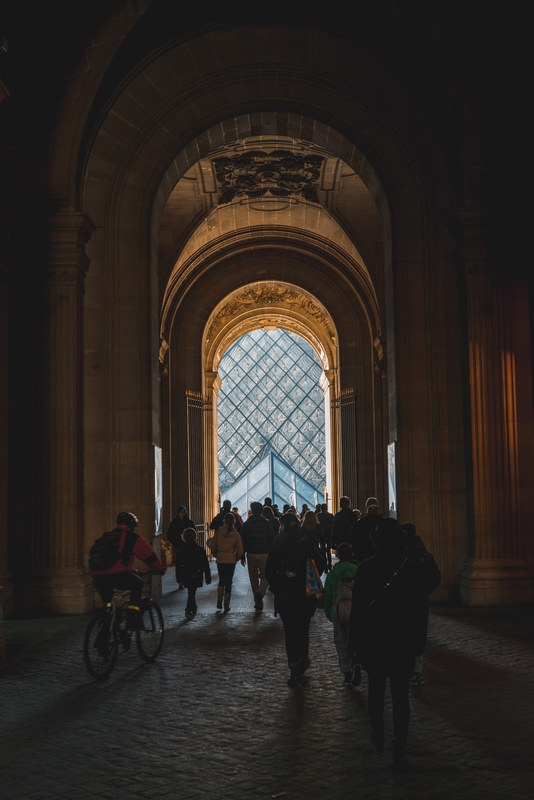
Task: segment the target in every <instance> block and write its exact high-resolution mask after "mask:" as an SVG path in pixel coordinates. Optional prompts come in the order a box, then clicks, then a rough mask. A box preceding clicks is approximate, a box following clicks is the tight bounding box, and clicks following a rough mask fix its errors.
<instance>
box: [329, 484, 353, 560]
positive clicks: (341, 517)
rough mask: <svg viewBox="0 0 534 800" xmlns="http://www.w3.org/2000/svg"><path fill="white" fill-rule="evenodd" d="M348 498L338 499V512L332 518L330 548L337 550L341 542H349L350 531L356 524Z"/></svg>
mask: <svg viewBox="0 0 534 800" xmlns="http://www.w3.org/2000/svg"><path fill="white" fill-rule="evenodd" d="M351 505H352V504H351V502H350V497H345V496H344V497H341V498H340V499H339V506H340V510H339V511H338V512H337V514H336V515H335V517H334V522H333V524H332V547H333V548H334V550H336V549H337V546H338V544H341V542H349V541H350V535H351V533H352V529H353V527H354V525H355V524H356V522H357V517H356V514H355V513H354V512H353V510H352V508H351Z"/></svg>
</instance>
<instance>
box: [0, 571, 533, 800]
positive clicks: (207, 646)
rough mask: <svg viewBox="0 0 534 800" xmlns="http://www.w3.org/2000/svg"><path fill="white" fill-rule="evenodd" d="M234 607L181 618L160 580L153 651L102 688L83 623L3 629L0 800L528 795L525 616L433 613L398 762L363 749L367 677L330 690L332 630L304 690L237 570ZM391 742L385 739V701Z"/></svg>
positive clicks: (316, 639) (320, 634)
mask: <svg viewBox="0 0 534 800" xmlns="http://www.w3.org/2000/svg"><path fill="white" fill-rule="evenodd" d="M236 575H237V579H236V589H235V592H234V598H233V602H232V610H231V611H230V612H229V613H228V614H225V615H224V614H221V613H220V612H219V613H216V612H215V600H214V595H215V592H216V589H215V584H212V586H211V587H207V588H204V589H202V590H201V592H200V593H199V594H200V596H201V602H200V607H199V613H198V615H197V616H196V618H195V619H194V620H193V621H187V620H185V619H184V616H183V613H184V606H185V597H184V594H185V593H184V592H178V591H175V584H174V582H173V577H172V575H169V576H167V577H166V579H165V599H164V601H163V603H162V606H163V608H164V613H165V621H166V639H165V644H164V649H163V651H162V653H161V655H160V657H159V659H158V660H157V662H156V663H154V664H144V663H142V662H141V660H140V658H139V656H138V655H137V653H136V652H135V651H130V652H129V653H126V654H124V655H122V656H120V658H119V661H118V663H117V667H116V669H115V671H114V672H113V674H112V675H111V677H110V679H109V681H108V682H107V683H105V684H97V683H94V682H93V681H92V680H91V679H90V678H89V676H88V675H87V674H86V672H85V669H84V666H83V662H82V638H83V631H84V628H85V626H86V624H87V618H86V617H75V618H62V619H55V620H50V619H48V620H24V621H22V620H21V621H8V622H6V623H3V625H4V632H5V636H6V640H7V646H8V664H7V666H6V667H5V668H4V669H3V671H2V674H1V679H0V686H1V695H0V737H1V744H0V796H1V797H5V798H6V800H7V798H9V800H26V798H31V799H32V800H41V798H42V800H45V798H65V799H66V800H78V798H80V800H82V798H83V799H84V800H89V798H98V800H106V799H107V798H109V800H133V799H135V798H156V799H157V800H171V798H172V800H188V798H191V800H204V799H205V800H255V798H258V800H262V798H271V797H280V798H283V800H301V799H302V800H304V798H306V800H319V798H321V799H325V800H338V799H339V800H341V799H343V800H345V798H352V797H356V798H362V799H365V798H373V799H374V798H395V799H396V798H409V800H411V798H416V799H419V798H421V800H422V799H423V798H424V800H434V798H436V799H438V798H439V799H440V800H442V799H443V800H445V798H456V797H461V798H462V800H464V798H473V799H475V798H476V799H477V800H478V799H480V800H482V798H484V800H486V798H487V799H488V800H489V799H490V798H493V799H494V800H501V798H502V800H505V799H506V800H508V799H510V800H515V798H520V799H521V800H526V799H527V798H529V800H531V798H533V797H534V758H533V743H534V703H533V699H532V698H533V688H534V687H533V684H534V677H533V675H534V671H533V667H534V648H533V634H532V625H533V622H534V609H533V608H531V607H529V608H526V609H525V608H523V609H519V608H509V609H505V610H502V609H489V610H488V609H484V610H480V609H461V608H448V607H443V606H440V607H434V608H433V610H432V614H431V622H430V635H429V645H428V649H427V652H426V654H425V680H426V683H425V686H424V687H420V688H418V689H413V690H412V700H411V707H412V724H411V730H410V741H409V750H408V755H409V758H410V761H411V762H412V764H413V767H414V771H413V772H412V773H410V774H406V775H397V774H395V773H393V772H392V770H391V767H390V762H391V754H390V753H388V752H387V751H386V752H385V753H384V754H383V755H381V756H379V755H377V754H376V753H375V751H374V749H373V748H372V746H371V745H370V742H369V730H368V720H367V713H366V683H365V680H364V682H363V684H362V687H360V688H359V689H358V690H355V691H351V690H347V689H345V688H343V686H342V679H341V676H340V674H339V672H338V668H337V659H336V655H335V650H334V647H333V642H332V631H331V627H330V624H329V623H328V621H327V620H326V619H325V617H324V615H323V614H322V612H320V613H317V614H316V616H315V618H314V619H313V620H312V658H313V664H312V668H311V669H310V670H309V679H308V682H307V685H306V686H305V687H303V688H301V689H297V690H292V689H289V688H288V687H287V686H286V677H287V674H286V673H287V669H286V664H285V659H284V648H283V635H282V626H281V623H280V621H279V620H278V619H275V618H274V617H273V615H272V611H271V609H272V604H271V603H270V601H269V602H268V603H267V604H266V610H265V612H264V613H262V614H256V613H255V612H254V610H253V609H252V600H251V595H250V589H249V587H248V585H247V580H246V571H245V570H241V568H240V567H239V566H238V569H237V573H236ZM386 717H387V721H388V729H387V732H388V738H389V739H390V738H391V719H390V707H389V705H388V706H387V709H386Z"/></svg>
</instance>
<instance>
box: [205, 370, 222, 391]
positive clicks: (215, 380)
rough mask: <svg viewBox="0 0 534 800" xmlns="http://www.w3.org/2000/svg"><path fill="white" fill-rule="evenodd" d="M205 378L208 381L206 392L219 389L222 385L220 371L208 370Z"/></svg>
mask: <svg viewBox="0 0 534 800" xmlns="http://www.w3.org/2000/svg"><path fill="white" fill-rule="evenodd" d="M204 378H205V381H206V393H208V392H218V391H219V389H220V388H221V386H222V378H221V376H220V375H219V373H218V372H209V371H208V370H206V372H205V373H204Z"/></svg>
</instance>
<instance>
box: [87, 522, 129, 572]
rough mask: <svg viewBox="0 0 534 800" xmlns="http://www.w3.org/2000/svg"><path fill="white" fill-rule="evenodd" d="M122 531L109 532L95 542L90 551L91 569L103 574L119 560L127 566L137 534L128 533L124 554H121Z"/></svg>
mask: <svg viewBox="0 0 534 800" xmlns="http://www.w3.org/2000/svg"><path fill="white" fill-rule="evenodd" d="M121 532H122V531H119V530H117V529H115V530H113V531H108V532H107V533H104V534H103V535H102V536H100V537H99V538H98V539H96V540H95V542H94V544H93V546H92V547H91V549H90V551H89V569H90V570H92V571H94V572H101V571H102V570H105V569H110V568H111V567H113V566H115V564H116V563H117V561H119V559H120V560H121V562H122V564H123V565H124V566H126V565H127V564H128V562H129V561H130V558H131V557H132V552H133V548H134V544H135V539H136V538H137V534H135V533H133V532H132V531H128V532H127V534H126V539H125V540H124V547H123V550H122V553H119V540H120V535H121Z"/></svg>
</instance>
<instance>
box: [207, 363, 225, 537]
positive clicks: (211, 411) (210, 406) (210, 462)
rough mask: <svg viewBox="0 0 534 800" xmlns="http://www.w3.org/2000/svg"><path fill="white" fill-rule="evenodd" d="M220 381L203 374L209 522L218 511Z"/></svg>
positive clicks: (212, 373)
mask: <svg viewBox="0 0 534 800" xmlns="http://www.w3.org/2000/svg"><path fill="white" fill-rule="evenodd" d="M221 385H222V380H221V377H220V375H219V373H218V372H205V373H204V388H205V393H206V404H205V414H204V420H205V424H204V430H205V434H204V435H205V441H206V462H205V463H206V473H207V474H206V486H207V493H206V512H205V520H206V522H209V521H210V520H211V519H213V517H214V516H215V514H217V513H218V511H219V502H218V497H219V487H218V485H217V475H218V462H217V448H218V436H219V432H218V428H217V397H218V394H219V389H220V388H221Z"/></svg>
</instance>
